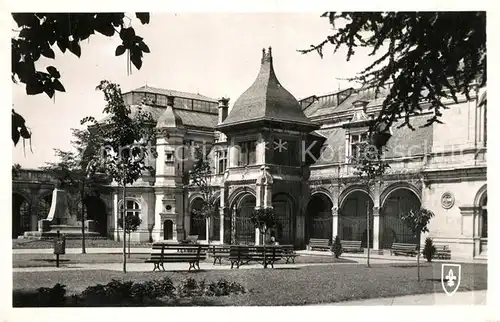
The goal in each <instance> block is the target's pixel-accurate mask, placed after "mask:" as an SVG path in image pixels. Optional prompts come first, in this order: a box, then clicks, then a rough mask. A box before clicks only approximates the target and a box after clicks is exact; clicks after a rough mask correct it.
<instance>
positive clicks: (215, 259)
mask: <svg viewBox="0 0 500 322" xmlns="http://www.w3.org/2000/svg"><path fill="white" fill-rule="evenodd" d="M216 262H217V257H215V256H214V265H215V263H216Z"/></svg>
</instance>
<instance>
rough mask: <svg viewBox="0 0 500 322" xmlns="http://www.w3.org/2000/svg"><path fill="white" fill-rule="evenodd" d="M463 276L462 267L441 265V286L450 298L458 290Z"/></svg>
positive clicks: (458, 265)
mask: <svg viewBox="0 0 500 322" xmlns="http://www.w3.org/2000/svg"><path fill="white" fill-rule="evenodd" d="M461 276H462V266H461V265H460V264H442V265H441V285H442V286H443V290H444V292H445V293H446V294H447V295H448V296H451V295H453V294H455V292H456V291H457V290H458V287H459V286H460V277H461Z"/></svg>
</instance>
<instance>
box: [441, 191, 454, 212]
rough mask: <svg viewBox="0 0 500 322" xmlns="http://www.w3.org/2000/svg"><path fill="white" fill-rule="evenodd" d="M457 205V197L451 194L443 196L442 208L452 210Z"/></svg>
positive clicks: (447, 193) (446, 193)
mask: <svg viewBox="0 0 500 322" xmlns="http://www.w3.org/2000/svg"><path fill="white" fill-rule="evenodd" d="M454 204H455V197H454V196H453V194H452V193H451V192H448V191H447V192H445V193H443V195H442V196H441V206H442V207H443V208H444V209H450V208H451V207H453V205H454Z"/></svg>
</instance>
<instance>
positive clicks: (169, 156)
mask: <svg viewBox="0 0 500 322" xmlns="http://www.w3.org/2000/svg"><path fill="white" fill-rule="evenodd" d="M165 162H169V163H171V162H174V151H167V152H165Z"/></svg>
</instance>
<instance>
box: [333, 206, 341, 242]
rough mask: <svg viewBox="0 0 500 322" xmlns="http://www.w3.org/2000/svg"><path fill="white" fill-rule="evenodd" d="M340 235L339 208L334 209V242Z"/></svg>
mask: <svg viewBox="0 0 500 322" xmlns="http://www.w3.org/2000/svg"><path fill="white" fill-rule="evenodd" d="M338 234H339V210H338V208H337V207H335V206H333V207H332V242H333V241H335V237H336V236H337V235H338Z"/></svg>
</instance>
